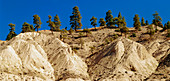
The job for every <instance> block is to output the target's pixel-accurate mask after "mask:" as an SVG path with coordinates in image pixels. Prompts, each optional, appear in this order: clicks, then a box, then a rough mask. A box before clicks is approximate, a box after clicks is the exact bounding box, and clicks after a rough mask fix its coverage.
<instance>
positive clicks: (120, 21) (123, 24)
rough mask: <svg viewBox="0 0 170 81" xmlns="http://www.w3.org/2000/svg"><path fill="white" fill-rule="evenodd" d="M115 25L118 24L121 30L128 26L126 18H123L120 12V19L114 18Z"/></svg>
mask: <svg viewBox="0 0 170 81" xmlns="http://www.w3.org/2000/svg"><path fill="white" fill-rule="evenodd" d="M114 23H115V24H117V26H118V27H119V28H120V27H123V26H126V22H125V17H122V15H121V13H120V12H119V14H118V17H115V18H114Z"/></svg>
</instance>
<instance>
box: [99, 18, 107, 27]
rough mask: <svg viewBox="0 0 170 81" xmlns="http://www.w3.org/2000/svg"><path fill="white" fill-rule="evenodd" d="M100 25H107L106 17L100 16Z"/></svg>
mask: <svg viewBox="0 0 170 81" xmlns="http://www.w3.org/2000/svg"><path fill="white" fill-rule="evenodd" d="M99 23H100V26H105V25H106V21H105V20H104V18H100V21H99Z"/></svg>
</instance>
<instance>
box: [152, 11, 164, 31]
mask: <svg viewBox="0 0 170 81" xmlns="http://www.w3.org/2000/svg"><path fill="white" fill-rule="evenodd" d="M153 18H154V19H153V20H152V24H154V25H156V31H157V30H158V29H157V26H162V18H161V17H160V16H159V13H158V12H157V11H155V13H154V14H153Z"/></svg>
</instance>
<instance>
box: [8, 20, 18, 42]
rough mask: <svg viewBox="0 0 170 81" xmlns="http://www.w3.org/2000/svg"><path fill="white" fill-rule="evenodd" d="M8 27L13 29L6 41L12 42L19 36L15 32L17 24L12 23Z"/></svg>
mask: <svg viewBox="0 0 170 81" xmlns="http://www.w3.org/2000/svg"><path fill="white" fill-rule="evenodd" d="M8 26H10V28H11V29H9V30H10V33H9V34H8V35H7V38H6V40H10V39H12V38H13V37H15V36H17V34H16V33H15V32H14V31H15V24H12V23H10V24H8Z"/></svg>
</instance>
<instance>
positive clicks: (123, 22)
mask: <svg viewBox="0 0 170 81" xmlns="http://www.w3.org/2000/svg"><path fill="white" fill-rule="evenodd" d="M122 24H123V26H125V27H126V20H125V17H123V19H122Z"/></svg>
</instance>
